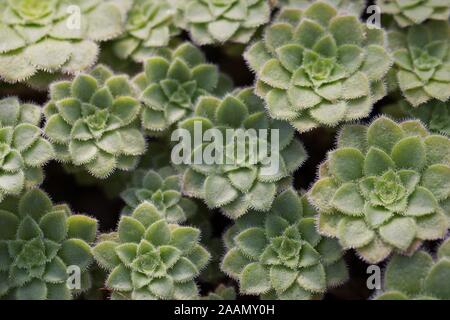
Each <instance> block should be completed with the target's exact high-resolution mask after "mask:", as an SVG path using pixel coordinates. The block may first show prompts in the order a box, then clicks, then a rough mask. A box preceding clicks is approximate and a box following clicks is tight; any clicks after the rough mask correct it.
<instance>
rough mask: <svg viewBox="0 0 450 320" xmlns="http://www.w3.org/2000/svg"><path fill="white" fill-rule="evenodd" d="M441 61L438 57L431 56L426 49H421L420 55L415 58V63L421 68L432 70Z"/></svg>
mask: <svg viewBox="0 0 450 320" xmlns="http://www.w3.org/2000/svg"><path fill="white" fill-rule="evenodd" d="M439 64H440V61H439V59H438V58H435V57H433V56H431V55H430V54H429V53H428V52H426V51H424V50H419V54H418V56H417V57H416V58H415V59H414V65H415V66H416V68H417V69H419V70H424V71H426V70H431V69H433V68H436V67H437V66H439Z"/></svg>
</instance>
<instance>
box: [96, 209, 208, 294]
mask: <svg viewBox="0 0 450 320" xmlns="http://www.w3.org/2000/svg"><path fill="white" fill-rule="evenodd" d="M199 238H200V230H198V229H195V228H192V227H182V226H179V225H176V224H169V223H168V222H167V221H166V220H165V217H164V214H163V213H162V212H160V211H158V209H157V208H156V207H155V206H154V205H153V204H151V203H149V202H144V203H142V204H141V205H139V206H138V207H137V208H136V209H135V210H134V212H133V214H132V215H131V216H122V217H121V219H120V222H119V225H118V227H117V233H116V234H112V235H111V236H110V239H109V240H106V239H105V240H102V241H100V242H99V243H98V244H97V245H96V246H95V247H94V249H93V252H94V256H95V258H96V260H97V262H98V263H99V265H100V266H102V267H103V268H106V269H107V270H109V271H110V273H109V276H108V279H107V280H106V287H107V288H109V289H110V290H112V291H113V293H112V296H111V298H112V299H133V300H154V299H193V298H196V297H198V289H197V286H196V284H195V281H194V278H195V277H197V276H198V275H199V273H200V271H201V270H202V269H203V268H204V267H205V266H206V264H207V263H208V261H209V257H210V255H209V253H208V251H206V250H205V249H204V248H203V247H202V246H201V245H199V244H198V242H199Z"/></svg>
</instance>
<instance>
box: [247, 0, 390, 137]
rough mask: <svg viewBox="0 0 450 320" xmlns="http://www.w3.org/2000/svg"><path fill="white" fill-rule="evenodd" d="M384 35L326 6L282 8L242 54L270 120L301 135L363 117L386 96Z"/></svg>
mask: <svg viewBox="0 0 450 320" xmlns="http://www.w3.org/2000/svg"><path fill="white" fill-rule="evenodd" d="M384 38H385V37H384V32H383V31H382V30H381V29H368V28H367V27H366V25H365V24H363V23H362V22H360V21H359V20H358V18H357V17H356V16H352V15H346V14H338V12H337V10H336V8H334V7H333V6H332V5H330V4H328V3H326V2H322V1H319V2H315V3H314V4H312V5H310V6H309V7H308V8H307V9H305V10H300V9H293V8H285V9H283V10H282V11H281V13H280V14H279V16H278V18H277V19H276V21H275V22H274V23H273V24H271V25H270V26H269V27H267V28H266V30H265V35H264V40H260V41H257V42H255V43H254V44H253V45H252V46H251V47H250V48H249V49H248V50H247V51H246V53H245V54H244V57H245V59H246V60H247V62H248V64H249V66H250V68H251V69H252V70H253V71H254V72H256V79H257V82H256V89H255V90H256V92H257V94H258V95H259V96H261V97H263V98H264V100H265V101H266V104H267V108H268V111H269V114H270V115H271V117H273V118H274V119H281V120H287V121H289V122H290V123H291V124H292V125H293V126H294V127H295V128H296V129H297V130H298V131H299V132H304V131H308V130H311V129H313V128H315V127H318V126H335V125H337V124H338V123H341V122H344V121H351V120H356V119H361V118H364V117H367V116H368V115H369V114H370V112H371V110H372V107H373V104H374V103H375V102H376V101H378V100H379V99H381V98H382V97H383V96H384V95H385V94H386V88H385V85H384V83H383V81H382V80H383V77H384V76H385V74H386V73H387V71H388V70H389V68H390V66H391V58H390V56H389V54H388V53H387V51H386V49H385V39H384Z"/></svg>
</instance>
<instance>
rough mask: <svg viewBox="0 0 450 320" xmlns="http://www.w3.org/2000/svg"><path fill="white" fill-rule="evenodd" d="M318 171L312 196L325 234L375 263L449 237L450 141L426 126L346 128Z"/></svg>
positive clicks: (378, 123)
mask: <svg viewBox="0 0 450 320" xmlns="http://www.w3.org/2000/svg"><path fill="white" fill-rule="evenodd" d="M319 171H320V172H319V178H318V180H317V181H316V183H315V184H314V186H313V187H312V188H311V190H310V191H309V197H310V199H311V202H312V203H313V204H314V205H315V206H316V207H317V208H318V210H319V214H320V216H319V222H318V228H319V232H320V233H321V234H323V235H326V236H329V237H336V238H338V239H339V241H340V243H341V245H342V246H343V247H344V248H345V249H351V248H352V249H355V250H356V252H357V254H358V255H359V256H360V257H362V259H364V260H365V261H367V262H369V263H378V262H381V261H383V260H384V259H385V258H386V257H388V256H389V255H390V254H391V253H392V252H393V251H395V252H399V253H402V254H405V253H412V252H414V251H415V250H416V249H417V248H418V246H420V244H421V243H422V242H423V241H424V240H436V239H442V238H443V237H444V236H445V234H446V232H447V229H448V226H449V221H450V220H449V217H450V211H449V206H448V203H449V202H450V201H449V197H450V184H449V183H448V182H449V181H450V180H449V179H450V140H449V138H448V137H446V136H442V135H438V134H430V133H429V132H428V131H427V130H426V129H425V128H424V127H423V126H422V124H421V122H420V121H417V120H410V121H404V122H401V123H396V122H394V121H392V120H390V119H388V118H386V117H381V118H379V119H377V120H375V121H374V122H372V123H371V124H370V125H369V126H364V125H349V126H346V127H344V128H343V130H342V131H341V133H340V135H339V137H338V142H337V149H335V150H334V151H331V152H330V153H329V155H328V157H327V160H326V161H325V163H324V164H323V165H322V166H321V168H320V170H319Z"/></svg>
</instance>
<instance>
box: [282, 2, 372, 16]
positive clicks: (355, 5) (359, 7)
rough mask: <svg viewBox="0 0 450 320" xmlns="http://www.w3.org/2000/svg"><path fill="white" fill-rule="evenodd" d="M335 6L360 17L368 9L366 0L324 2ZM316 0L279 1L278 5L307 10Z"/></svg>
mask: <svg viewBox="0 0 450 320" xmlns="http://www.w3.org/2000/svg"><path fill="white" fill-rule="evenodd" d="M324 1H326V2H327V3H329V4H331V5H333V6H334V7H335V8H337V9H338V10H340V11H341V10H342V11H345V12H349V13H352V14H354V15H357V16H359V15H360V14H361V13H362V12H363V10H364V8H365V7H366V1H365V0H324ZM314 2H315V0H279V1H278V3H279V5H280V6H283V7H293V8H300V9H305V8H307V7H308V6H310V5H311V4H312V3H314Z"/></svg>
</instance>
